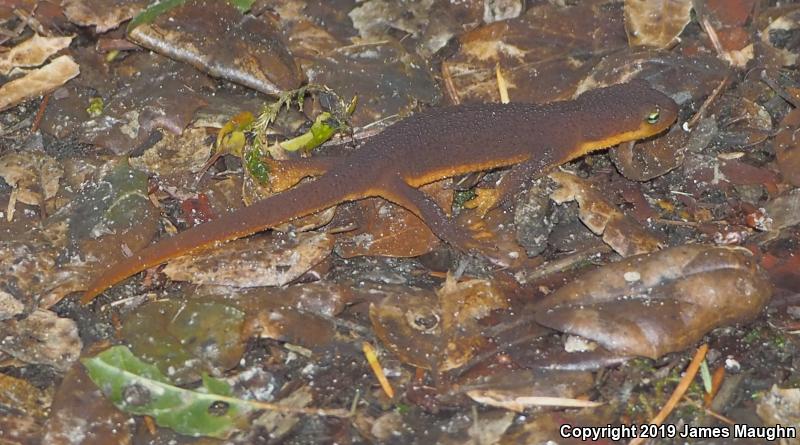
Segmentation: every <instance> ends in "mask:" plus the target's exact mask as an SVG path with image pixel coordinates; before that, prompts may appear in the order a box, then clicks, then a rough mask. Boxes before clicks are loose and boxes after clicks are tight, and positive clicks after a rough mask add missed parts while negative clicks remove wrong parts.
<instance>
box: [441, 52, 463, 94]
mask: <svg viewBox="0 0 800 445" xmlns="http://www.w3.org/2000/svg"><path fill="white" fill-rule="evenodd" d="M442 81H443V82H444V90H445V91H446V92H447V96H448V97H449V98H450V102H451V103H452V104H453V105H460V104H461V97H459V95H458V91H457V90H456V86H455V84H453V75H452V73H450V66H449V65H447V63H446V62H445V63H442Z"/></svg>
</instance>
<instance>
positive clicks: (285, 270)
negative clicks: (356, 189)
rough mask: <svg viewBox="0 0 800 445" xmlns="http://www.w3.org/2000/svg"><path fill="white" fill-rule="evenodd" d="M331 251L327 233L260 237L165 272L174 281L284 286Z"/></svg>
mask: <svg viewBox="0 0 800 445" xmlns="http://www.w3.org/2000/svg"><path fill="white" fill-rule="evenodd" d="M332 249H333V237H332V236H330V235H328V234H326V233H298V234H295V235H293V236H292V235H282V236H281V235H277V234H275V235H257V236H254V237H250V238H245V239H240V240H236V241H232V242H230V243H227V244H225V245H223V246H221V247H219V248H217V249H216V250H214V251H212V252H209V253H206V254H204V255H202V256H197V255H186V256H183V257H180V258H176V259H174V260H172V261H170V262H169V264H167V267H165V268H164V273H165V274H167V276H168V277H169V278H170V279H172V280H176V281H189V282H191V283H195V284H220V285H225V286H236V287H257V286H283V285H284V284H286V283H288V282H290V281H292V280H294V279H296V278H297V277H299V276H300V275H302V274H304V273H305V272H306V271H308V270H309V269H311V268H312V267H314V266H315V265H317V264H318V263H319V262H320V261H322V260H323V259H325V257H327V256H328V255H329V254H330V253H331V250H332Z"/></svg>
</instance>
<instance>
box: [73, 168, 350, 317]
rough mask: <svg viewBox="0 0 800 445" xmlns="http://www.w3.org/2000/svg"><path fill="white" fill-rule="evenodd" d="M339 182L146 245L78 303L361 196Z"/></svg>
mask: <svg viewBox="0 0 800 445" xmlns="http://www.w3.org/2000/svg"><path fill="white" fill-rule="evenodd" d="M353 188H354V186H353V185H352V183H350V184H342V183H341V181H340V180H339V179H338V178H337V177H335V176H333V175H324V176H322V177H320V178H319V179H317V180H316V181H313V182H307V183H304V184H301V185H299V186H297V187H295V188H293V189H291V190H288V191H285V192H283V193H279V194H277V195H273V196H270V197H268V198H266V199H264V200H262V201H259V202H257V203H255V204H253V205H251V206H249V207H246V208H244V209H241V210H238V211H236V212H230V213H226V214H224V215H222V216H221V217H219V218H217V219H215V220H213V221H210V222H208V223H205V224H200V225H199V226H195V227H192V228H191V229H189V230H186V231H184V232H180V233H178V234H177V235H175V236H173V237H171V238H166V239H163V240H161V241H159V242H158V243H156V244H154V245H152V246H149V247H146V248H145V249H143V250H141V251H139V252H137V253H136V254H134V255H133V256H131V257H130V258H127V259H124V260H122V261H120V262H118V263H116V264H113V265H111V266H110V267H109V268H107V269H106V270H104V271H103V272H102V273H101V275H100V276H99V277H97V278H95V279H94V281H93V282H92V283H91V284H90V285H89V288H88V290H86V292H85V293H84V294H83V298H81V302H83V303H88V302H89V301H91V300H92V299H93V298H94V297H96V296H97V295H98V294H99V293H101V292H103V291H104V290H106V289H108V288H109V287H111V286H113V285H114V284H116V283H118V282H120V281H122V280H124V279H125V278H128V277H130V276H131V275H134V274H136V273H138V272H141V271H143V270H145V269H148V268H150V267H154V266H157V265H159V264H161V263H163V262H165V261H167V260H170V259H172V258H175V257H179V256H182V255H186V254H189V253H196V252H199V251H201V250H205V249H208V248H210V247H214V246H215V245H218V244H219V243H221V242H224V241H230V240H234V239H237V238H241V237H244V236H247V235H251V234H253V233H256V232H260V231H262V230H265V229H268V228H270V227H274V226H277V225H279V224H283V223H285V222H287V221H289V220H291V219H294V218H298V217H301V216H305V215H310V214H312V213H315V212H318V211H320V210H324V209H326V208H328V207H332V206H334V205H336V204H339V203H341V202H344V201H348V200H352V199H358V198H362V197H364V195H365V193H364V192H361V193H359V191H356V190H351V189H353Z"/></svg>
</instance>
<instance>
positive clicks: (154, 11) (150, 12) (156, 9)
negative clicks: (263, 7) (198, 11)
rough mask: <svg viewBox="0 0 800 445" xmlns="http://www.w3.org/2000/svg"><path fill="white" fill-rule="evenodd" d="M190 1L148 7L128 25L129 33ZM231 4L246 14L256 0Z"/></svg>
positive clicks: (168, 0) (163, 0)
mask: <svg viewBox="0 0 800 445" xmlns="http://www.w3.org/2000/svg"><path fill="white" fill-rule="evenodd" d="M187 1H188V0H161V1H160V2H157V3H153V4H152V5H150V6H148V7H147V9H145V10H144V11H142V12H140V13H139V15H137V16H136V17H134V18H133V20H131V21H130V23H128V30H127V32H129V33H130V32H131V31H132V30H133V28H136V27H137V26H139V25H144V24H145V23H152V22H153V21H154V20H155V19H156V18H158V16H160V15H161V14H164V13H166V12H169V11H170V10H172V9H173V8H176V7H178V6H180V5H182V4H184V3H186V2H187ZM228 1H229V2H230V4H232V5H233V6H235V7H236V9H238V10H239V11H241V12H242V14H244V13H246V12H247V11H249V10H250V8H251V7H252V6H253V3H255V0H228Z"/></svg>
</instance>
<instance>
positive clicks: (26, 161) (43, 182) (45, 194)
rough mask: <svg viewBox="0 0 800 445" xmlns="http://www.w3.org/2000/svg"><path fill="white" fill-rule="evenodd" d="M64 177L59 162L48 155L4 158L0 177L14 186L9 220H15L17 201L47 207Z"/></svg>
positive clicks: (17, 154) (0, 163) (20, 154)
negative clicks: (48, 201) (45, 205)
mask: <svg viewBox="0 0 800 445" xmlns="http://www.w3.org/2000/svg"><path fill="white" fill-rule="evenodd" d="M63 175H64V170H63V169H62V168H61V166H60V165H59V163H58V162H57V161H56V160H55V159H54V158H52V157H50V156H48V155H47V154H45V153H41V152H35V151H29V152H25V153H17V152H11V153H7V154H6V155H5V156H2V157H0V177H2V178H3V180H5V182H6V183H7V184H8V185H10V186H11V187H14V190H13V192H12V199H11V200H10V201H9V203H8V209H7V210H8V212H7V214H6V218H7V219H8V220H9V221H11V220H12V219H13V217H14V201H19V202H21V203H24V204H28V205H35V206H43V205H44V203H45V201H47V200H48V199H50V198H52V197H53V196H55V195H56V192H58V183H59V181H60V180H61V177H62V176H63Z"/></svg>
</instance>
